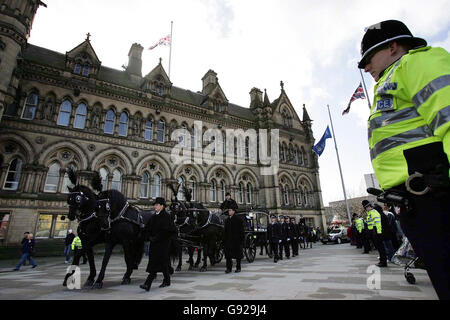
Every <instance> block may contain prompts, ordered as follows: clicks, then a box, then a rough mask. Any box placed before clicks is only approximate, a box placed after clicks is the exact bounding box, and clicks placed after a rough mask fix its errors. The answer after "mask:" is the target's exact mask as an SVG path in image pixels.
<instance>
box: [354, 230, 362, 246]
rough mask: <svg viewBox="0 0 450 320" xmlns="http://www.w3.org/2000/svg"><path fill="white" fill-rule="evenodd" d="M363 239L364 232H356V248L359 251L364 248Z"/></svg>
mask: <svg viewBox="0 0 450 320" xmlns="http://www.w3.org/2000/svg"><path fill="white" fill-rule="evenodd" d="M362 237H363V234H362V232H358V231H356V232H355V240H356V248H358V249H360V248H362V245H363V241H362Z"/></svg>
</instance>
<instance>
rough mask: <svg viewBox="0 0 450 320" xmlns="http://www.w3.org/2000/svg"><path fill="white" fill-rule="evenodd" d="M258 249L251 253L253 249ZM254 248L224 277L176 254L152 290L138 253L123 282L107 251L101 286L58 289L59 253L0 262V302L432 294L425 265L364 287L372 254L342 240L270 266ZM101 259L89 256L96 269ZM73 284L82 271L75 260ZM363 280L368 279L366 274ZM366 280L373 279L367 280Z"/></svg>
mask: <svg viewBox="0 0 450 320" xmlns="http://www.w3.org/2000/svg"><path fill="white" fill-rule="evenodd" d="M258 251H259V250H258ZM258 254H259V252H257V256H256V259H255V261H254V262H253V263H247V262H246V261H245V260H243V264H242V272H241V273H239V274H236V273H234V272H232V273H229V274H225V273H224V270H225V261H222V262H221V263H219V264H217V265H215V266H212V267H209V268H208V271H206V272H199V271H188V270H187V267H188V266H187V265H186V264H185V261H186V259H187V257H186V256H184V257H183V264H184V265H183V270H182V271H180V272H176V273H175V274H174V275H173V276H172V285H171V286H170V287H166V288H159V284H160V283H161V281H162V276H161V275H160V274H158V277H157V279H156V280H155V281H154V283H153V286H152V289H151V290H150V292H145V291H144V290H142V289H140V288H139V285H140V284H142V283H143V282H144V280H145V278H146V276H147V273H146V272H145V267H146V265H147V257H145V256H144V258H143V260H142V263H141V265H140V266H139V270H137V271H134V273H133V275H132V281H131V284H130V285H120V282H121V279H122V276H123V273H124V272H125V262H124V260H123V257H122V256H121V255H114V256H113V257H112V258H111V261H110V263H109V265H108V269H107V272H106V276H105V280H104V285H103V289H101V290H92V289H84V288H83V289H80V290H69V289H68V288H64V287H63V286H62V281H63V279H64V275H65V273H66V270H67V267H68V265H66V264H64V263H63V260H64V258H63V257H61V258H37V259H36V261H37V263H38V264H39V265H38V267H37V268H35V269H31V266H25V267H22V268H21V270H20V271H18V272H13V271H12V269H13V267H14V266H15V264H16V263H17V262H18V259H17V261H11V260H7V261H0V299H2V300H7V299H27V300H28V299H38V300H39V299H64V300H65V299H87V300H94V299H120V300H127V299H152V300H158V299H161V300H173V299H176V300H198V299H201V300H213V299H220V300H241V299H243V300H254V299H256V300H271V299H275V300H287V299H305V300H318V299H336V300H341V299H352V300H380V299H389V300H392V299H407V300H410V299H422V300H423V299H424V300H436V299H437V296H436V293H435V292H434V289H433V287H432V285H431V282H430V280H429V278H428V276H427V274H426V271H425V270H422V269H412V270H411V272H412V273H413V274H414V276H415V278H416V284H414V285H411V284H409V283H408V282H407V281H406V280H405V278H404V275H403V268H402V267H399V266H397V265H394V264H389V267H388V268H382V269H378V270H380V271H381V281H380V288H379V289H369V287H368V285H367V283H368V278H369V277H374V276H375V275H376V274H374V273H372V272H371V271H369V272H368V267H369V266H370V265H373V264H375V263H377V255H376V253H371V254H361V250H359V249H356V248H355V247H354V246H350V244H348V243H347V244H341V245H332V244H331V245H322V244H321V243H316V244H314V246H313V248H312V249H301V250H300V255H299V256H297V257H295V258H291V259H289V260H288V259H284V260H282V261H279V262H278V263H273V261H272V260H271V259H269V258H268V257H267V256H260V255H258ZM100 266H101V256H98V255H97V256H96V267H97V272H98V270H99V269H100ZM80 268H81V284H83V283H84V281H85V280H86V278H87V275H88V273H89V268H88V267H87V265H81V266H80ZM369 280H370V279H369ZM369 283H372V284H376V282H374V281H369Z"/></svg>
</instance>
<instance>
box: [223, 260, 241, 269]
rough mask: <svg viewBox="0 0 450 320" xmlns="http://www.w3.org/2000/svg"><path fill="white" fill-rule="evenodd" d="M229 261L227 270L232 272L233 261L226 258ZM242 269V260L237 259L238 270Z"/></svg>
mask: <svg viewBox="0 0 450 320" xmlns="http://www.w3.org/2000/svg"><path fill="white" fill-rule="evenodd" d="M226 260H227V263H226V264H227V270H231V269H232V268H233V259H231V258H226ZM237 269H239V270H240V269H241V259H236V270H237Z"/></svg>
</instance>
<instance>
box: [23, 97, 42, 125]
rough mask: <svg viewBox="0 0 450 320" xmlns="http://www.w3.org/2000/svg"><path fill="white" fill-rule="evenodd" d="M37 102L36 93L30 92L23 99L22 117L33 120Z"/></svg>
mask: <svg viewBox="0 0 450 320" xmlns="http://www.w3.org/2000/svg"><path fill="white" fill-rule="evenodd" d="M37 104H38V95H37V94H36V93H30V94H29V95H28V97H27V100H26V101H25V106H24V107H23V112H22V119H26V120H33V119H34V116H35V114H36V107H37Z"/></svg>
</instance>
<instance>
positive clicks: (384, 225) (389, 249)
mask: <svg viewBox="0 0 450 320" xmlns="http://www.w3.org/2000/svg"><path fill="white" fill-rule="evenodd" d="M373 208H374V209H375V210H376V211H378V213H379V214H380V220H381V230H382V243H383V246H384V251H385V252H386V257H387V261H391V258H392V256H393V255H394V253H395V251H394V247H393V246H392V230H391V226H390V224H389V220H388V218H387V216H386V214H385V213H384V211H383V208H381V207H380V206H379V205H378V204H374V205H373Z"/></svg>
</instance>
